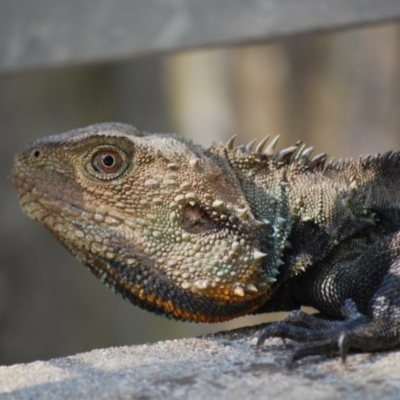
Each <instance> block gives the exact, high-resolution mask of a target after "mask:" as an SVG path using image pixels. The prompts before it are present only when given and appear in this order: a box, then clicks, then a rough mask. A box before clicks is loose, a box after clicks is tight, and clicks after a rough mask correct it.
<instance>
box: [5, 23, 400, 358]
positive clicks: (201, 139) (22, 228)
mask: <svg viewBox="0 0 400 400" xmlns="http://www.w3.org/2000/svg"><path fill="white" fill-rule="evenodd" d="M399 50H400V34H399V28H398V26H397V25H395V24H386V25H382V26H378V27H372V28H364V29H358V30H351V31H346V32H341V33H335V34H330V35H309V36H304V37H301V38H295V39H289V40H285V41H280V42H279V43H275V44H258V45H256V46H243V47H237V48H229V49H214V50H202V51H196V52H187V53H181V54H177V55H171V56H165V57H157V58H156V57H154V58H151V57H149V58H143V59H138V60H131V61H126V62H123V63H118V64H108V65H103V66H101V65H97V66H92V67H79V68H69V69H65V70H62V69H55V70H49V71H40V72H30V73H21V74H15V75H8V76H1V77H0V131H1V135H0V155H1V157H0V165H1V168H0V185H1V189H0V321H1V324H0V363H3V364H10V363H15V362H26V361H30V360H35V359H47V358H50V357H57V356H62V355H68V354H74V353H77V352H81V351H85V350H90V349H93V348H98V347H107V346H117V345H123V344H126V345H130V344H135V343H143V342H151V341H155V340H159V339H165V338H178V337H182V336H190V335H194V334H199V333H200V332H210V331H216V330H220V329H223V328H226V327H227V326H233V325H227V324H219V325H197V324H190V323H179V322H174V321H168V320H166V319H164V318H161V317H156V316H153V315H151V314H149V313H147V312H144V311H142V310H139V309H138V308H136V307H133V306H132V305H130V304H128V303H126V302H124V301H123V300H121V299H119V298H118V297H117V296H115V295H114V294H113V293H111V292H110V291H108V289H107V288H105V287H103V285H101V283H100V282H98V281H97V280H96V279H95V278H94V277H92V276H91V274H90V273H89V272H88V271H87V270H86V269H85V268H83V267H82V266H81V265H80V264H79V263H78V262H77V261H76V260H75V259H74V258H73V257H72V256H71V255H69V254H68V253H67V251H66V250H64V249H63V248H62V247H61V246H60V245H59V244H58V243H57V242H56V241H55V240H54V239H53V238H52V237H51V236H50V234H48V232H47V231H46V230H45V229H44V228H43V227H42V226H40V225H39V224H36V223H34V222H32V221H30V220H28V219H27V218H26V217H25V216H24V215H23V214H22V212H21V211H20V209H19V206H18V203H17V197H16V194H15V191H14V189H13V186H12V181H11V178H10V170H11V166H12V161H13V155H14V154H15V153H16V152H18V151H19V150H21V149H22V148H23V147H24V145H25V144H26V143H28V142H29V141H31V140H33V139H35V138H37V137H40V136H45V135H49V134H53V133H59V132H63V131H66V130H69V129H73V128H76V127H81V126H85V125H88V124H92V123H95V122H101V121H120V122H125V123H132V124H134V125H136V126H137V127H138V128H139V129H142V130H146V131H158V132H168V131H177V132H178V133H180V134H182V135H185V136H187V137H191V138H192V139H193V140H195V141H196V142H198V143H202V144H204V145H207V144H211V142H212V141H213V140H215V141H217V142H219V141H220V140H226V139H227V138H228V137H229V136H231V135H233V134H238V136H239V138H238V143H244V142H246V141H248V140H250V139H253V138H262V137H263V136H265V135H266V134H271V135H274V134H281V136H282V142H281V146H285V145H290V144H292V143H293V142H294V141H297V140H298V139H303V140H305V141H306V142H307V143H309V144H312V145H314V146H315V147H316V152H321V151H325V152H328V153H329V154H331V155H333V156H335V157H346V156H358V155H359V154H360V153H364V154H367V153H375V152H383V151H385V150H388V149H400V135H399V132H400V116H399V106H400V79H399V78H400V59H399V56H400V51H399ZM263 320H266V318H264V319H263ZM257 321H260V318H258V319H257ZM246 323H249V320H248V319H246V320H245V321H244V320H243V319H241V320H240V321H239V322H235V324H236V325H235V326H237V325H238V324H246Z"/></svg>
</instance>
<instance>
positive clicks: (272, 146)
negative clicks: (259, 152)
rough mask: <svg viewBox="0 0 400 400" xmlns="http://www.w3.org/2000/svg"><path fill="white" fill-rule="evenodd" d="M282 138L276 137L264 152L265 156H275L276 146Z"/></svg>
mask: <svg viewBox="0 0 400 400" xmlns="http://www.w3.org/2000/svg"><path fill="white" fill-rule="evenodd" d="M279 138H280V135H278V136H275V137H274V138H273V139H272V142H271V143H270V144H269V145H268V147H267V148H266V149H265V150H264V151H263V154H266V155H267V156H272V154H274V150H275V147H276V144H277V143H278V140H279Z"/></svg>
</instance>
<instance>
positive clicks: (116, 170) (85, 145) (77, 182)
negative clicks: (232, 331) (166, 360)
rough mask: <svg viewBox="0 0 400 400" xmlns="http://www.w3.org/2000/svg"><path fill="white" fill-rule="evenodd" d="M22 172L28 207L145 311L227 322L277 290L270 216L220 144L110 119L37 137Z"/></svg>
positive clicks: (23, 157)
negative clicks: (253, 207) (265, 245)
mask: <svg viewBox="0 0 400 400" xmlns="http://www.w3.org/2000/svg"><path fill="white" fill-rule="evenodd" d="M214 150H215V149H214ZM13 176H14V182H15V185H16V187H17V190H18V193H19V200H20V204H21V207H22V209H23V210H24V212H25V213H26V214H27V215H28V216H29V217H31V218H33V219H34V220H36V221H39V222H41V223H42V224H43V225H45V226H46V227H47V228H48V229H49V230H50V231H51V233H52V234H53V235H54V236H55V237H56V238H57V239H58V240H59V241H60V242H61V243H62V244H63V245H64V246H65V247H66V248H67V249H68V250H69V251H70V252H71V253H73V254H74V255H75V256H76V257H77V258H78V259H80V260H81V261H82V262H83V263H84V264H85V265H87V266H88V267H90V269H91V270H92V272H93V273H94V274H95V275H96V276H98V277H99V278H100V279H101V280H102V281H103V282H104V283H105V284H106V285H107V286H109V287H110V288H111V289H112V290H114V291H115V292H116V293H118V294H120V295H122V296H123V297H124V298H126V299H128V300H129V301H131V302H132V303H134V304H137V305H139V306H141V307H142V308H145V309H148V310H150V311H153V312H155V313H158V314H164V315H166V316H169V317H173V318H177V319H183V320H193V321H199V322H217V321H222V320H227V319H231V318H234V317H236V316H240V315H244V314H248V313H249V312H252V311H254V310H255V309H256V308H258V307H259V306H260V304H262V302H263V301H264V300H267V299H268V297H269V293H270V287H269V286H270V285H269V284H268V283H267V282H268V276H267V273H266V271H265V266H263V262H264V261H265V260H264V257H265V254H264V253H262V252H261V251H260V242H259V239H258V236H257V229H258V228H259V227H257V226H256V225H257V223H258V222H259V221H256V220H255V219H254V217H253V216H252V214H251V212H250V208H249V204H248V203H247V200H246V198H245V196H244V194H243V191H242V188H241V186H240V183H239V181H238V180H237V178H236V176H235V174H234V173H233V171H232V169H231V168H230V165H229V161H228V159H227V158H226V157H224V156H223V152H222V151H220V150H218V151H213V150H212V149H210V150H204V149H203V148H202V147H200V146H196V145H193V144H192V143H190V142H188V141H185V140H184V139H182V138H180V137H178V136H175V135H167V134H147V133H142V132H139V131H137V130H136V129H135V128H133V127H131V126H128V125H122V124H99V125H93V126H90V127H87V128H83V129H79V130H75V131H71V132H68V133H64V134H61V135H55V136H50V137H47V138H43V139H39V140H37V141H35V142H33V143H32V144H31V145H29V146H28V148H27V149H26V150H25V151H23V152H22V153H21V154H19V155H17V156H16V159H15V164H14V169H13Z"/></svg>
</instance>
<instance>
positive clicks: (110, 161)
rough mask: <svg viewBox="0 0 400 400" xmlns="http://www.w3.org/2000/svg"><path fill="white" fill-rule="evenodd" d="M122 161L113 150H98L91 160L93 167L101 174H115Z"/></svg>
mask: <svg viewBox="0 0 400 400" xmlns="http://www.w3.org/2000/svg"><path fill="white" fill-rule="evenodd" d="M122 163H123V159H122V157H121V155H120V154H118V153H117V152H116V151H113V150H102V151H99V152H97V153H96V154H95V155H94V157H93V160H92V165H93V168H94V169H95V170H96V171H97V172H101V173H103V174H115V173H116V172H118V171H119V170H120V168H121V166H122Z"/></svg>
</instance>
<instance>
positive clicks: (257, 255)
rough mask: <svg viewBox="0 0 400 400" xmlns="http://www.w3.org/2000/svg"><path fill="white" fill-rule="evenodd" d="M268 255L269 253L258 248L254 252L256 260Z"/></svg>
mask: <svg viewBox="0 0 400 400" xmlns="http://www.w3.org/2000/svg"><path fill="white" fill-rule="evenodd" d="M266 256H267V254H265V253H263V252H261V251H258V250H254V253H253V258H254V260H260V259H262V258H264V257H266Z"/></svg>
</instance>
